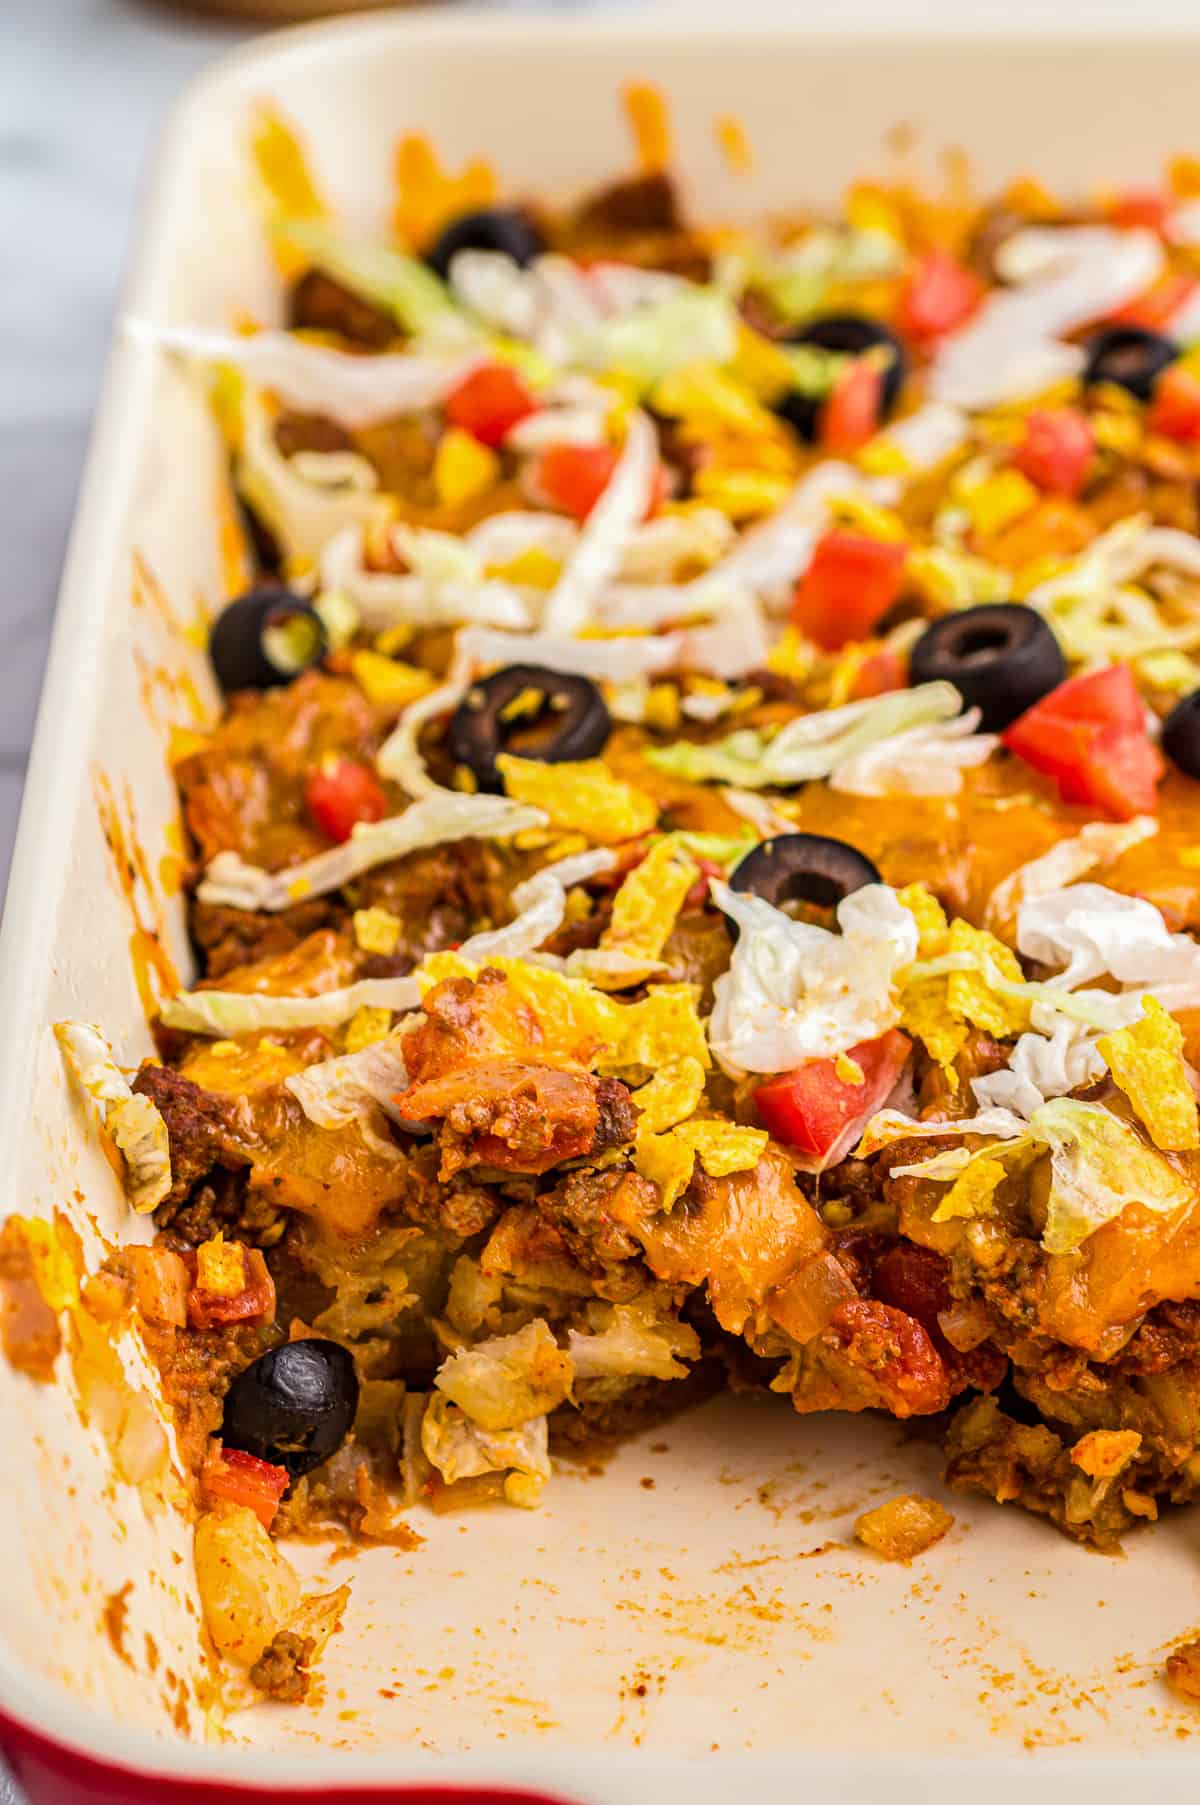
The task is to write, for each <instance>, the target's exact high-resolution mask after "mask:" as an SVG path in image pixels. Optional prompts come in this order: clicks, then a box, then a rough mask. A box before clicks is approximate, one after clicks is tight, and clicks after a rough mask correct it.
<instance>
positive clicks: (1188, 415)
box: [1146, 364, 1200, 445]
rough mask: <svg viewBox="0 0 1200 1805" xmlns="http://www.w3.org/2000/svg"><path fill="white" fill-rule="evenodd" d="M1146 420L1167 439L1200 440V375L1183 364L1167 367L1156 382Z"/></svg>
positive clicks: (1181, 441) (1193, 441) (1181, 440)
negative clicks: (1193, 372) (1186, 368)
mask: <svg viewBox="0 0 1200 1805" xmlns="http://www.w3.org/2000/svg"><path fill="white" fill-rule="evenodd" d="M1146 424H1147V426H1148V427H1149V428H1150V431H1151V432H1160V433H1161V434H1162V435H1163V437H1164V438H1165V439H1178V440H1179V441H1180V443H1181V444H1184V445H1196V444H1200V376H1194V375H1193V374H1192V372H1191V371H1190V370H1185V369H1184V368H1183V367H1182V365H1180V364H1171V365H1170V366H1169V367H1168V368H1167V369H1165V370H1164V371H1163V373H1162V375H1161V376H1160V377H1159V379H1158V381H1157V382H1156V383H1155V385H1154V398H1153V400H1152V401H1151V403H1150V411H1149V413H1148V415H1147V416H1146Z"/></svg>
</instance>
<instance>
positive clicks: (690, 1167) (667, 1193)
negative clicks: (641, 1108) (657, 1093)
mask: <svg viewBox="0 0 1200 1805" xmlns="http://www.w3.org/2000/svg"><path fill="white" fill-rule="evenodd" d="M767 1140H768V1136H767V1132H766V1129H765V1128H740V1127H739V1126H738V1125H737V1123H736V1122H725V1121H700V1122H695V1121H693V1122H684V1123H682V1124H681V1125H680V1126H679V1127H678V1128H670V1129H668V1130H667V1131H666V1133H665V1134H646V1133H639V1135H638V1138H637V1140H636V1142H635V1143H634V1154H633V1161H634V1165H635V1166H636V1167H637V1169H638V1171H639V1172H640V1173H641V1175H642V1177H643V1178H648V1179H650V1180H651V1182H652V1183H654V1184H656V1185H657V1186H658V1188H659V1190H660V1192H661V1193H662V1207H663V1209H664V1210H669V1209H670V1208H671V1207H672V1205H673V1204H674V1203H675V1202H676V1200H677V1199H678V1198H679V1197H680V1196H682V1194H683V1192H684V1191H686V1189H687V1187H688V1185H689V1184H690V1183H691V1181H692V1174H693V1172H694V1170H695V1165H696V1161H697V1160H699V1161H700V1164H701V1165H702V1166H703V1167H704V1170H705V1171H706V1172H707V1173H708V1175H709V1177H710V1178H726V1177H728V1175H729V1174H730V1173H731V1172H749V1171H752V1170H753V1169H754V1167H755V1166H757V1164H758V1162H759V1160H760V1159H761V1158H762V1155H763V1150H764V1149H765V1147H766V1145H767Z"/></svg>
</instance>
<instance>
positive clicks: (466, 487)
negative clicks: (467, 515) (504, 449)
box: [433, 426, 500, 508]
mask: <svg viewBox="0 0 1200 1805" xmlns="http://www.w3.org/2000/svg"><path fill="white" fill-rule="evenodd" d="M499 480H500V459H499V458H498V457H497V456H496V454H495V452H494V451H492V450H490V449H489V448H488V446H486V445H481V444H480V442H479V440H478V439H477V438H476V437H475V435H474V433H469V432H464V431H463V430H462V428H461V427H459V426H452V427H451V428H450V430H449V431H448V432H446V433H444V434H443V435H442V438H441V440H440V442H439V444H438V448H437V451H436V453H435V455H434V460H433V486H434V488H435V489H436V490H437V496H438V500H439V501H440V502H442V503H444V505H445V506H446V507H448V508H455V507H458V506H459V505H460V504H461V503H462V502H464V501H474V500H475V499H476V497H477V496H480V495H486V494H487V492H488V490H489V489H493V488H495V486H496V484H497V482H498V481H499Z"/></svg>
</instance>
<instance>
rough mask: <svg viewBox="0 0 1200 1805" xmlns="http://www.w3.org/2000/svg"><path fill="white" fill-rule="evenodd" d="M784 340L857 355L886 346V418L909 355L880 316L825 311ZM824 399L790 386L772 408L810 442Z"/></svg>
mask: <svg viewBox="0 0 1200 1805" xmlns="http://www.w3.org/2000/svg"><path fill="white" fill-rule="evenodd" d="M787 343H788V344H789V345H813V346H815V347H816V348H817V349H818V350H821V351H840V352H843V353H845V354H846V355H847V356H849V357H860V356H861V355H862V353H863V352H864V351H872V350H875V349H876V348H881V349H883V350H886V351H887V352H888V353H889V355H890V359H891V361H890V362H889V363H888V365H887V367H886V369H885V370H884V372H883V387H882V391H881V395H880V418H881V419H886V418H887V416H888V415H889V414H890V413H891V412H892V409H893V408H894V407H895V405H896V403H897V401H898V400H899V398H900V390H901V388H902V387H903V385H904V377H905V374H906V372H907V369H908V359H907V357H906V356H905V352H904V346H903V345H902V344H901V343H900V340H899V339H898V338H897V337H896V335H895V333H894V332H891V331H889V329H888V328H887V327H886V326H885V325H884V324H883V322H882V321H881V320H872V319H868V317H867V316H866V314H861V313H827V314H825V315H823V316H822V317H821V318H820V319H815V320H809V321H808V323H807V324H806V325H804V326H798V327H797V328H796V330H795V331H794V332H789V333H788V335H787ZM824 400H825V397H824V396H816V395H806V394H804V393H803V392H802V391H801V390H800V389H792V390H791V391H790V392H789V393H788V394H786V395H785V396H784V397H783V399H782V401H779V402H777V403H776V405H775V411H776V413H778V414H782V416H783V418H784V419H785V420H786V421H787V422H788V424H789V425H790V426H792V427H793V428H794V430H795V431H796V432H797V433H798V434H799V435H800V437H801V438H802V439H805V440H807V441H808V443H810V444H811V443H812V442H813V441H814V440H815V439H816V436H817V424H818V420H819V418H820V412H821V408H822V405H823V403H824Z"/></svg>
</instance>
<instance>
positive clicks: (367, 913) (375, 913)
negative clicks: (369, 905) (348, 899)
mask: <svg viewBox="0 0 1200 1805" xmlns="http://www.w3.org/2000/svg"><path fill="white" fill-rule="evenodd" d="M399 940H400V922H399V919H398V918H397V917H396V916H395V915H393V914H392V913H391V911H390V909H355V911H354V942H355V945H356V946H357V947H358V949H359V951H360V952H363V953H381V954H383V955H384V957H387V956H388V955H389V954H391V953H394V952H395V950H396V947H397V944H398V942H399Z"/></svg>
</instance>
